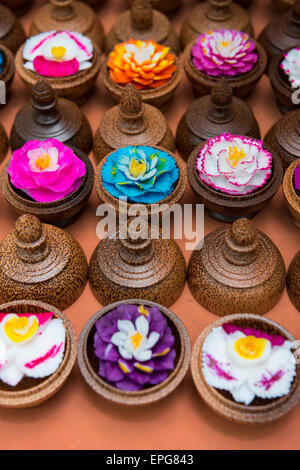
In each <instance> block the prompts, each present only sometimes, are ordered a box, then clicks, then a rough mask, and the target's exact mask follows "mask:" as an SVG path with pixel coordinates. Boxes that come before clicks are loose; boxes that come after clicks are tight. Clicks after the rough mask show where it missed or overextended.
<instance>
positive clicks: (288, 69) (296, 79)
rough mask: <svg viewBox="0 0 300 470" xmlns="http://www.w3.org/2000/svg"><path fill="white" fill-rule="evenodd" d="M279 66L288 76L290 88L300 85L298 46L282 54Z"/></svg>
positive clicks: (299, 52) (299, 51)
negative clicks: (282, 57)
mask: <svg viewBox="0 0 300 470" xmlns="http://www.w3.org/2000/svg"><path fill="white" fill-rule="evenodd" d="M280 68H281V69H282V70H283V72H284V73H285V74H286V75H287V76H288V79H289V81H290V83H291V86H292V88H299V86H300V46H298V47H296V48H294V49H291V50H290V51H288V52H287V53H286V54H284V59H283V61H282V62H281V64H280Z"/></svg>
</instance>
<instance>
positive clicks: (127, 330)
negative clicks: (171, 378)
mask: <svg viewBox="0 0 300 470" xmlns="http://www.w3.org/2000/svg"><path fill="white" fill-rule="evenodd" d="M95 327H96V333H95V336H94V351H95V355H96V356H97V358H98V359H99V372H98V373H99V376H100V377H102V378H103V379H105V380H106V381H107V382H109V383H110V384H112V385H114V386H115V387H117V388H119V389H120V390H127V391H136V390H140V389H142V388H144V387H146V386H151V385H157V384H159V383H161V382H162V381H163V380H165V379H166V378H167V377H168V375H169V373H170V371H172V370H173V369H174V360H175V357H176V352H175V350H174V348H173V345H174V342H175V339H174V336H173V334H172V331H171V329H170V327H169V326H168V323H167V320H166V318H165V316H164V315H163V314H162V313H161V312H160V310H159V309H158V308H157V307H147V306H144V305H131V304H122V305H119V306H118V307H117V308H116V309H114V310H111V311H110V312H109V313H107V314H105V315H103V316H102V317H101V318H100V319H99V320H97V321H96V323H95Z"/></svg>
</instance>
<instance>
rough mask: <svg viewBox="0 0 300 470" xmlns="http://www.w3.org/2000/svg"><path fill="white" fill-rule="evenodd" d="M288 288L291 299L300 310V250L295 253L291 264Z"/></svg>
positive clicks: (299, 310)
mask: <svg viewBox="0 0 300 470" xmlns="http://www.w3.org/2000/svg"><path fill="white" fill-rule="evenodd" d="M286 288H287V291H288V294H289V296H290V299H291V301H292V302H293V304H294V305H295V307H296V309H297V310H298V312H300V250H299V251H298V253H296V254H295V256H294V258H293V259H292V262H291V264H290V266H289V269H288V272H287V278H286Z"/></svg>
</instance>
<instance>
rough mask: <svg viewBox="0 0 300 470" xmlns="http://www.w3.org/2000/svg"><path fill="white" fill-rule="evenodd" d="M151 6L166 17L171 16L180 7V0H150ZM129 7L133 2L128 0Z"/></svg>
mask: <svg viewBox="0 0 300 470" xmlns="http://www.w3.org/2000/svg"><path fill="white" fill-rule="evenodd" d="M150 2H151V5H152V7H153V8H155V10H159V11H161V12H162V13H165V14H166V15H172V16H173V14H174V13H175V12H176V10H178V8H180V7H181V4H182V0H150ZM128 3H129V5H131V4H132V3H133V0H128Z"/></svg>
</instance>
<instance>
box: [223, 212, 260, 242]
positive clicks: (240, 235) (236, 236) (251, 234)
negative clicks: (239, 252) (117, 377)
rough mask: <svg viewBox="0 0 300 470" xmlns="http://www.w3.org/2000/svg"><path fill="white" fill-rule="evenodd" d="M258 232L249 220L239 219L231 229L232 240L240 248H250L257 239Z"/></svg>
mask: <svg viewBox="0 0 300 470" xmlns="http://www.w3.org/2000/svg"><path fill="white" fill-rule="evenodd" d="M257 234H258V231H257V229H256V228H255V227H254V225H253V223H252V222H251V221H250V220H249V219H245V218H242V219H238V220H236V221H235V222H233V224H232V225H231V227H230V238H231V240H232V241H233V242H234V243H235V244H236V245H239V246H249V245H252V243H254V242H255V240H256V239H257Z"/></svg>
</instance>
